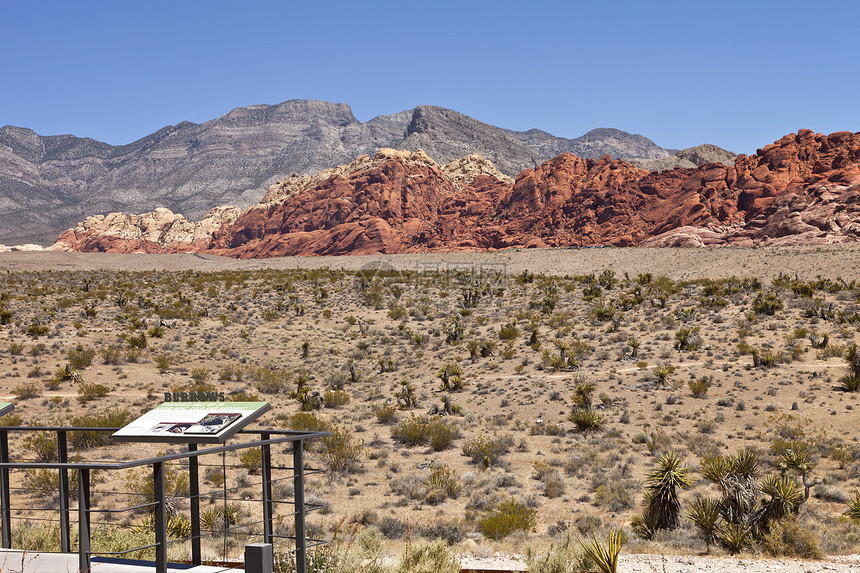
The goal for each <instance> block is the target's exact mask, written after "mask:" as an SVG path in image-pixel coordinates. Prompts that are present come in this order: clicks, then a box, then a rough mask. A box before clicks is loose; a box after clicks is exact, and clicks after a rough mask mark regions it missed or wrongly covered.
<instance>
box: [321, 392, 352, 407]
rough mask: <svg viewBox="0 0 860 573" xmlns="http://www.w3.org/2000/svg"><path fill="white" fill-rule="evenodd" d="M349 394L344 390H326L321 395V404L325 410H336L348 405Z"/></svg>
mask: <svg viewBox="0 0 860 573" xmlns="http://www.w3.org/2000/svg"><path fill="white" fill-rule="evenodd" d="M349 401H350V396H349V392H347V391H345V390H327V391H326V392H325V394H323V402H324V403H325V406H326V408H337V407H339V406H344V405H346V404H349Z"/></svg>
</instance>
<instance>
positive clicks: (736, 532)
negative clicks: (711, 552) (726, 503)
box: [717, 523, 752, 555]
mask: <svg viewBox="0 0 860 573" xmlns="http://www.w3.org/2000/svg"><path fill="white" fill-rule="evenodd" d="M717 540H718V541H719V542H720V545H722V546H723V547H724V548H725V549H726V551H728V552H729V553H730V554H732V555H735V554H737V553H740V552H741V551H743V549H744V547H746V546H747V545H749V543H750V541H751V540H752V529H750V527H749V526H747V525H745V524H742V523H724V524H722V526H720V528H719V530H718V531H717Z"/></svg>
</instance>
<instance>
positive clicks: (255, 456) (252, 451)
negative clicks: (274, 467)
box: [239, 448, 263, 475]
mask: <svg viewBox="0 0 860 573" xmlns="http://www.w3.org/2000/svg"><path fill="white" fill-rule="evenodd" d="M239 463H241V464H242V466H243V467H244V468H245V469H246V470H248V473H249V474H251V475H257V474H258V473H260V468H262V467H263V451H262V450H261V449H260V448H248V449H247V450H242V453H241V454H239Z"/></svg>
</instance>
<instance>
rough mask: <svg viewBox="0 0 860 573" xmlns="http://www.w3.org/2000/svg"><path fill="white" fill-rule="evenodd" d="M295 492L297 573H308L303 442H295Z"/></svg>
mask: <svg viewBox="0 0 860 573" xmlns="http://www.w3.org/2000/svg"><path fill="white" fill-rule="evenodd" d="M293 492H294V496H295V520H296V573H307V539H306V537H305V460H304V451H303V445H302V440H300V439H299V440H296V441H294V442H293Z"/></svg>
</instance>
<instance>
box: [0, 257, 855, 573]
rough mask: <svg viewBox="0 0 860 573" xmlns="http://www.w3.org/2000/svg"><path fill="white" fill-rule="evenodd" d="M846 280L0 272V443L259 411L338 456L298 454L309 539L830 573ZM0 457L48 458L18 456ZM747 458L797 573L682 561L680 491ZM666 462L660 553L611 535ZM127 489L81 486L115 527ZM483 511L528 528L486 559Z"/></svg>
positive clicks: (839, 465) (709, 270)
mask: <svg viewBox="0 0 860 573" xmlns="http://www.w3.org/2000/svg"><path fill="white" fill-rule="evenodd" d="M858 263H860V245H857V244H854V243H847V244H843V245H833V246H817V247H783V248H775V247H760V248H713V249H643V248H625V249H620V248H596V249H529V250H515V251H498V252H491V253H451V254H428V255H386V256H383V255H379V256H370V255H368V256H349V257H286V258H276V259H258V260H244V261H239V260H234V259H228V258H223V257H216V256H211V255H199V254H198V255H194V254H187V255H143V254H141V255H135V254H84V253H58V252H36V253H28V252H13V253H2V254H0V271H2V274H0V319H2V320H0V322H2V326H0V400H4V401H9V402H13V403H15V404H16V411H15V413H14V415H16V416H17V418H16V419H15V422H16V423H21V424H26V425H44V424H47V423H55V422H56V423H68V422H69V421H70V420H72V418H74V417H80V416H91V417H98V416H100V415H103V414H104V413H105V412H113V413H114V414H115V415H117V416H119V417H118V418H116V419H123V418H122V416H126V417H136V416H138V415H140V414H141V413H143V412H145V411H147V410H148V409H150V408H152V407H154V406H156V405H157V404H158V403H160V402H161V401H162V400H163V395H164V392H169V391H177V390H180V391H181V390H185V389H189V390H190V389H202V388H217V389H218V390H222V391H225V392H226V393H227V394H228V395H229V396H232V397H235V398H237V399H243V400H265V401H268V402H270V403H271V405H272V411H271V412H269V413H268V414H266V416H264V417H263V418H261V419H260V421H259V422H258V424H257V426H258V427H274V428H293V429H302V428H305V427H307V424H308V423H315V422H316V421H319V422H322V423H323V424H325V427H326V428H328V429H337V430H338V431H339V432H341V434H340V435H341V436H342V437H343V440H344V442H342V443H341V445H342V446H345V450H346V451H347V452H348V453H347V454H346V457H347V458H348V459H346V460H344V459H336V460H334V461H332V457H331V456H330V455H326V454H325V453H324V452H323V451H321V450H316V451H314V452H312V453H311V454H310V460H311V462H312V463H313V464H314V465H316V466H318V467H324V468H328V469H329V470H330V471H329V472H328V473H327V474H325V475H319V476H315V477H313V478H312V479H311V480H310V481H309V483H308V488H307V489H308V493H307V495H308V497H309V499H310V500H312V501H313V502H315V503H319V504H321V505H324V506H325V509H324V510H323V511H321V512H319V513H315V514H313V516H312V517H311V518H310V524H311V528H312V530H315V531H318V532H320V533H321V535H322V536H323V537H328V538H331V537H332V536H338V535H340V536H346V535H347V533H348V532H356V531H359V530H361V529H364V528H368V527H374V528H376V530H377V531H378V532H379V537H380V539H381V540H382V543H383V547H384V551H387V552H391V553H397V552H398V551H401V550H402V548H403V547H404V546H405V545H407V544H408V543H410V542H411V541H410V540H414V539H418V538H420V537H427V538H442V539H444V540H445V541H446V543H448V544H449V545H450V547H451V550H452V551H453V552H454V553H456V554H458V555H463V556H478V557H491V556H493V555H496V554H499V553H503V554H516V555H519V556H521V557H522V558H523V559H525V556H526V554H527V551H526V549H527V548H528V547H532V548H534V551H535V552H536V554H541V552H544V553H546V552H550V551H552V548H554V547H555V548H557V547H558V545H559V544H560V543H562V541H561V539H563V538H564V536H565V535H567V534H568V532H570V533H571V534H574V535H587V534H589V533H590V532H592V531H594V532H596V533H597V534H598V536H601V535H603V534H604V532H606V531H607V530H608V529H610V528H612V527H623V531H624V534H625V537H626V544H625V546H624V548H623V550H622V561H621V563H622V569H621V570H630V571H634V570H635V571H651V570H657V571H659V570H661V567H662V568H663V569H665V570H666V571H699V570H707V569H708V568H713V569H717V568H719V569H722V570H731V569H732V568H737V570H743V571H771V570H773V571H776V570H780V571H818V570H824V569H827V570H832V571H852V570H858V569H860V561H858V560H857V558H856V556H854V554H856V553H857V552H858V548H860V523H858V522H857V521H856V520H854V519H851V518H850V517H848V516H846V512H847V511H848V505H849V502H850V501H851V500H852V496H856V492H857V491H858V489H860V437H858V436H857V435H856V432H855V431H854V429H855V428H856V425H857V422H858V412H857V408H858V406H860V402H858V396H860V393H858V392H857V391H851V390H848V389H846V388H845V387H844V384H843V383H842V380H843V379H844V377H845V376H846V375H848V374H849V363H848V361H847V360H846V359H845V355H846V352H847V351H848V350H849V349H850V348H851V347H852V345H856V344H857V342H858V338H860V336H858V330H860V265H858ZM3 317H5V318H3ZM315 393H318V396H319V401H317V400H316V399H315V396H316V394H315ZM584 412H587V413H588V415H585V414H584ZM440 414H447V415H440ZM6 423H7V424H8V423H9V421H8V420H7V422H6ZM792 448H793V449H794V450H797V449H803V452H804V453H805V454H807V459H806V465H804V466H803V468H802V469H801V470H798V469H797V465H796V464H795V466H792V465H791V464H788V465H786V463H785V451H786V449H792ZM11 450H12V456H13V458H16V457H20V458H21V459H24V458H27V459H32V458H38V457H40V456H45V455H48V454H46V453H45V451H44V448H42V449H41V450H40V449H39V443H34V441H32V440H31V441H30V442H27V441H26V440H25V439H23V438H21V437H13V440H12V447H11ZM163 451H165V447H164V446H163V445H144V446H135V447H134V448H131V447H130V446H128V445H119V444H117V445H106V446H100V447H97V448H92V449H87V450H83V449H82V450H81V451H80V452H78V453H79V455H81V456H82V457H83V459H129V457H130V456H142V455H155V454H157V453H159V452H163ZM743 451H747V452H752V453H753V454H755V456H756V458H757V459H758V471H759V475H760V478H761V479H762V480H764V479H765V478H766V477H768V476H786V477H787V479H790V480H793V481H794V483H795V485H796V486H797V487H798V488H799V490H800V491H801V492H802V493H804V494H805V493H806V492H805V491H804V490H805V489H806V490H808V498H806V497H804V499H803V500H802V501H800V502H799V503H796V504H794V506H793V507H792V508H791V510H790V511H789V514H790V516H794V522H793V524H794V527H797V528H799V529H797V530H794V531H795V532H797V531H799V532H800V533H799V534H798V535H800V534H802V535H804V536H808V537H809V538H810V539H812V540H814V542H815V544H816V545H817V547H818V549H819V553H818V556H819V557H820V556H822V555H823V556H824V558H823V560H812V561H797V560H796V558H797V557H798V554H797V551H798V550H797V548H796V547H792V543H790V542H789V541H785V540H784V542H783V543H782V545H780V544H779V543H777V541H778V540H776V539H773V538H769V539H768V538H767V536H766V535H765V534H762V535H761V536H759V537H758V538H756V539H753V538H751V539H750V540H749V541H748V542H746V543H744V544H742V547H740V548H738V552H737V555H734V556H731V555H730V554H733V553H735V551H734V550H729V549H727V548H726V546H724V545H722V544H721V543H719V542H717V541H715V540H713V539H712V540H709V542H708V543H707V544H706V543H705V540H704V539H703V535H702V534H701V531H700V530H699V529H698V528H697V527H696V526H694V525H693V523H692V522H691V520H690V519H688V518H687V517H686V512H687V511H688V510H689V508H690V507H691V505H692V504H693V502H694V501H695V500H697V499H705V498H710V499H717V498H719V497H720V490H719V488H718V486H717V485H716V484H715V483H713V482H712V481H709V480H707V479H705V478H704V477H703V475H702V471H701V470H702V465H703V463H706V460H709V459H711V460H712V459H717V458H720V457H722V458H728V457H731V456H735V455H737V454H738V453H739V452H743ZM795 453H796V452H795ZM667 454H674V455H675V456H677V457H678V458H679V459H680V460H681V461H682V463H683V465H684V466H685V467H688V468H689V476H690V480H691V484H690V487H689V488H688V489H685V490H683V491H680V492H679V497H680V508H681V513H680V515H681V517H680V522H679V524H678V527H677V528H674V529H671V530H663V529H661V530H658V531H656V532H653V535H649V536H647V537H650V539H646V538H643V537H642V536H640V535H637V533H636V531H635V530H634V528H632V527H631V523H632V522H633V521H634V518H635V517H636V516H637V515H641V514H642V512H643V504H644V503H645V501H644V500H645V494H646V490H647V486H648V484H649V475H651V474H652V472H654V471H655V468H658V467H659V465H660V460H661V456H665V455H667ZM230 463H231V464H232V466H233V469H231V471H229V472H227V475H226V476H224V475H223V474H219V473H218V472H217V471H212V472H209V474H208V475H207V477H206V480H208V482H209V483H210V485H211V486H212V487H213V488H217V487H221V486H222V485H224V484H225V483H226V484H227V485H229V486H230V488H231V491H236V492H238V493H239V495H240V496H241V495H242V493H243V491H245V490H252V489H253V488H252V486H251V485H250V484H251V483H252V482H253V480H254V479H256V480H259V476H254V475H253V469H254V468H253V462H250V463H249V462H248V460H241V459H239V458H238V456H236V458H235V459H233V460H231V461H230ZM34 478H35V476H33V475H26V474H23V473H18V474H16V475H13V480H16V481H15V482H14V483H15V484H17V485H18V486H19V487H22V488H29V489H27V491H24V492H22V493H21V495H22V496H23V499H25V500H26V503H23V504H20V505H19V506H18V507H16V506H15V503H14V501H13V509H15V513H14V515H15V517H16V523H14V524H13V525H16V526H24V525H25V524H27V521H26V520H27V519H28V518H30V517H32V515H31V513H29V512H28V507H36V506H39V505H40V504H41V505H45V504H47V505H48V506H51V504H55V503H56V500H55V499H54V497H53V496H52V495H50V492H49V491H48V492H46V491H45V488H44V487H43V488H42V489H41V490H39V491H36V489H34V488H32V487H31V486H33V485H34ZM129 480H130V481H129ZM132 482H133V478H128V477H124V478H122V479H121V480H119V481H118V482H116V483H119V484H122V486H123V487H119V486H117V485H116V483H113V482H108V483H101V484H100V485H99V486H98V488H99V490H100V491H102V492H104V493H103V494H101V495H100V496H99V497H100V498H101V501H102V502H103V503H104V504H105V505H106V506H109V507H110V506H113V505H118V504H119V501H118V500H117V499H115V497H116V496H111V494H110V492H111V488H112V487H113V488H116V489H117V491H119V490H125V489H127V487H125V486H127V485H128V484H130V483H132ZM283 493H284V495H288V494H289V492H287V491H285V492H283ZM249 495H250V493H249ZM761 496H762V498H764V497H765V495H764V494H761ZM506 503H515V504H517V507H521V508H524V509H523V511H526V512H527V513H528V514H529V516H530V520H527V522H528V527H526V528H525V529H526V530H514V531H513V532H505V534H504V535H501V536H499V535H498V531H496V530H494V529H487V527H488V526H487V524H488V523H491V522H488V521H487V519H488V517H491V516H493V515H494V512H498V510H499V508H500V507H505V505H504V504H506ZM217 505H218V503H217V500H216V499H215V498H214V497H213V501H212V503H211V506H212V507H211V508H210V509H212V508H217ZM235 505H236V507H237V511H238V512H239V513H242V512H243V511H245V510H243V509H242V503H241V502H236V503H235ZM177 507H178V508H179V512H180V513H181V512H182V511H183V509H184V508H183V506H182V502H181V501H180V502H178V503H177ZM213 511H214V509H213ZM247 511H250V510H247ZM141 519H142V516H141V515H135V514H132V515H123V516H122V517H119V518H117V520H116V524H117V525H118V526H120V527H125V528H133V527H135V526H136V524H139V521H140V520H141ZM31 525H32V524H31ZM283 529H284V531H285V532H289V520H285V521H284V525H283ZM772 529H773V528H772ZM786 535H789V536H790V535H792V534H791V533H786ZM216 537H217V536H216ZM771 537H773V536H771ZM217 549H218V541H217V539H216V541H215V542H213V546H212V548H211V550H212V551H213V552H215V553H217ZM234 550H236V551H238V549H236V548H234ZM801 553H802V552H801ZM706 554H709V555H708V556H707V557H706ZM661 555H665V556H667V557H666V558H665V559H663V558H661V557H660V556H661ZM810 556H812V554H806V555H803V554H801V555H799V557H810ZM792 559H795V560H792ZM533 567H534V570H535V571H538V570H540V569H538V567H539V566H538V565H536V564H533Z"/></svg>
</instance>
